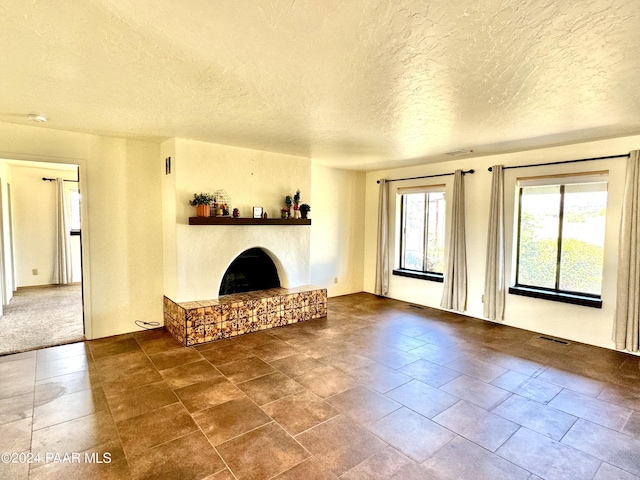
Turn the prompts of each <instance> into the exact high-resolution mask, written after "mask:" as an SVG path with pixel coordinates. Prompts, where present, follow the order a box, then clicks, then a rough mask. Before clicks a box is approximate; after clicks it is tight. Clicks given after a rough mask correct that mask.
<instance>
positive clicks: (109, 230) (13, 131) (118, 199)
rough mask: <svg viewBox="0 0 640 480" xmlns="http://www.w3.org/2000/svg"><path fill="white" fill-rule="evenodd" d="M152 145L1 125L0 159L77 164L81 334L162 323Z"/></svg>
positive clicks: (159, 223)
mask: <svg viewBox="0 0 640 480" xmlns="http://www.w3.org/2000/svg"><path fill="white" fill-rule="evenodd" d="M159 156H160V149H159V146H158V145H155V144H151V143H145V142H138V141H132V140H126V139H121V138H109V137H100V136H95V135H86V134H78V133H71V132H63V131H57V130H52V129H47V128H38V127H28V126H21V125H12V124H5V123H0V157H2V158H13V159H17V160H35V161H38V160H39V161H46V162H55V163H76V164H78V165H79V166H80V177H81V184H82V185H83V204H82V209H83V211H82V213H83V217H82V218H83V252H82V255H83V267H84V275H85V278H84V280H85V282H84V289H85V291H84V298H85V318H86V320H85V321H86V323H87V325H86V327H87V335H88V337H89V338H99V337H104V336H109V335H116V334H119V333H124V332H130V331H133V330H137V329H138V328H137V327H136V326H135V324H134V321H135V320H138V319H139V320H144V321H159V322H162V294H163V288H162V278H163V270H162V220H161V209H160V202H161V183H160V172H159V171H158V168H157V162H158V158H159Z"/></svg>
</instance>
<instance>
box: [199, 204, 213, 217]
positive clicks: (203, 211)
mask: <svg viewBox="0 0 640 480" xmlns="http://www.w3.org/2000/svg"><path fill="white" fill-rule="evenodd" d="M210 213H211V208H210V207H209V205H196V215H197V216H198V217H208V216H209V214H210Z"/></svg>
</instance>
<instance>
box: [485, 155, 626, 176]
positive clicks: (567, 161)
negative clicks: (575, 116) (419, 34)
mask: <svg viewBox="0 0 640 480" xmlns="http://www.w3.org/2000/svg"><path fill="white" fill-rule="evenodd" d="M628 157H629V154H628V153H627V154H626V155H609V156H608V157H593V158H580V159H578V160H562V161H560V162H549V163H534V164H532V165H516V166H513V167H502V169H503V170H509V169H511V168H527V167H544V166H545V165H560V164H561V163H577V162H589V161H591V160H608V159H610V158H628ZM487 170H489V171H490V172H493V167H489V168H488V169H487Z"/></svg>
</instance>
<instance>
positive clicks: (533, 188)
mask: <svg viewBox="0 0 640 480" xmlns="http://www.w3.org/2000/svg"><path fill="white" fill-rule="evenodd" d="M606 212H607V172H595V173H590V174H583V175H580V174H577V175H572V176H556V177H546V178H545V177H538V178H529V179H521V180H519V181H518V219H517V221H518V223H517V235H518V236H517V244H516V281H515V285H514V286H513V287H512V288H511V289H509V291H510V293H515V294H521V295H527V296H533V297H538V298H545V299H549V300H557V301H562V302H568V303H576V304H580V305H587V306H593V307H601V306H602V301H601V290H602V270H603V264H604V237H605V224H606Z"/></svg>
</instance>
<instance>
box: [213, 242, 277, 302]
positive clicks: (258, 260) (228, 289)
mask: <svg viewBox="0 0 640 480" xmlns="http://www.w3.org/2000/svg"><path fill="white" fill-rule="evenodd" d="M279 286H280V277H278V269H277V268H276V266H275V264H274V263H273V260H271V257H269V255H267V254H266V252H265V251H264V250H262V249H260V248H250V249H249V250H245V251H244V252H242V253H241V254H240V255H238V257H236V259H235V260H234V261H233V262H231V265H229V268H227V271H226V272H225V273H224V276H223V277H222V282H221V283H220V292H219V295H230V294H232V293H243V292H253V291H255V290H266V289H268V288H276V287H279Z"/></svg>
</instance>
